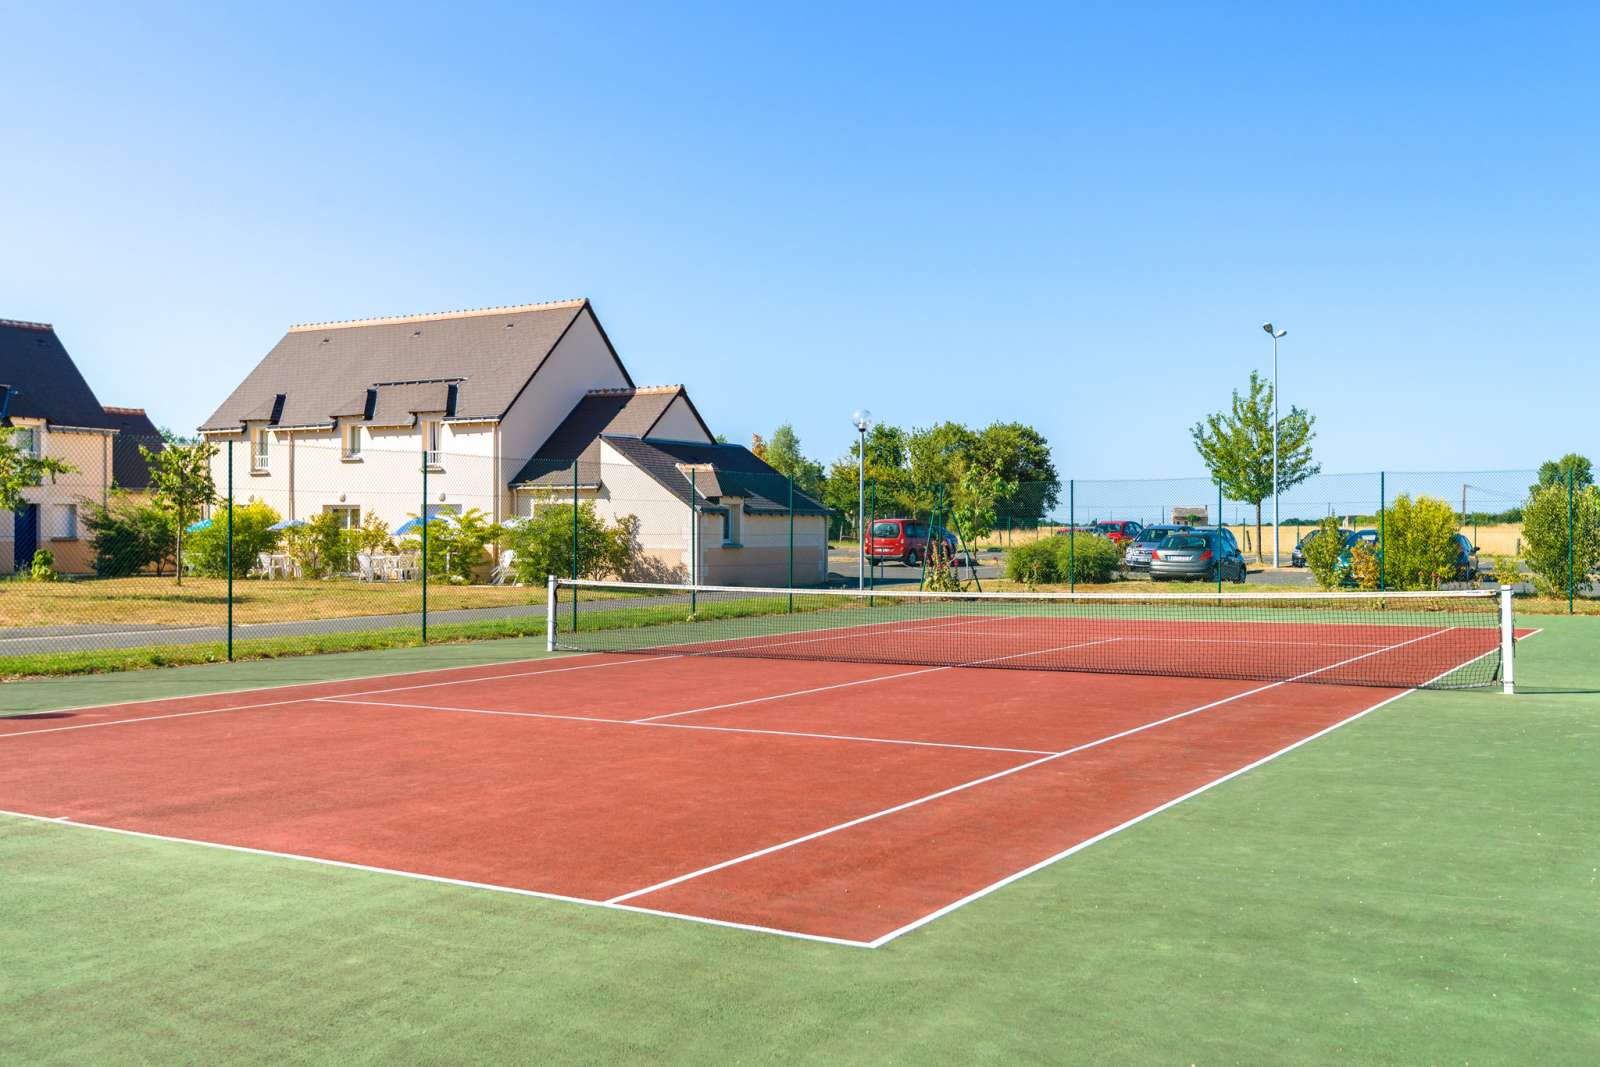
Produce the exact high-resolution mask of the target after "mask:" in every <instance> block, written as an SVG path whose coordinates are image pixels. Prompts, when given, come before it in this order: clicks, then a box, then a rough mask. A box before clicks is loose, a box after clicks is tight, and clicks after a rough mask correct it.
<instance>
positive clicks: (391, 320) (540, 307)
mask: <svg viewBox="0 0 1600 1067" xmlns="http://www.w3.org/2000/svg"><path fill="white" fill-rule="evenodd" d="M588 303H589V301H588V298H586V297H584V298H579V299H576V300H550V301H547V302H545V303H540V304H508V305H505V306H501V307H485V308H464V309H462V310H460V311H428V312H423V313H421V314H418V315H386V316H380V317H378V318H370V319H339V320H336V321H333V322H300V323H295V324H294V325H292V326H290V327H289V332H290V333H304V332H306V331H308V330H345V329H350V328H352V327H356V326H396V325H401V324H404V323H409V322H439V321H441V320H444V319H470V318H479V317H481V316H484V315H516V314H521V313H523V312H527V311H558V310H561V309H563V308H581V307H583V306H585V305H586V304H588Z"/></svg>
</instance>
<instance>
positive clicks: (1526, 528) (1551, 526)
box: [1522, 484, 1600, 596]
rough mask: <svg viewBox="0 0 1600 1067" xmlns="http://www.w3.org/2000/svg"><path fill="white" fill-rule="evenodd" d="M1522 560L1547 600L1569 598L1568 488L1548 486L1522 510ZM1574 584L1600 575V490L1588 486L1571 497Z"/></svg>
mask: <svg viewBox="0 0 1600 1067" xmlns="http://www.w3.org/2000/svg"><path fill="white" fill-rule="evenodd" d="M1522 539H1523V542H1524V543H1525V544H1526V545H1527V550H1526V552H1525V553H1524V554H1523V558H1524V559H1525V560H1526V561H1527V564H1528V569H1529V570H1531V571H1532V572H1533V583H1534V585H1535V586H1536V587H1537V588H1538V590H1539V592H1541V593H1543V594H1544V595H1546V596H1566V594H1567V560H1568V542H1567V487H1566V486H1565V485H1561V484H1557V485H1548V486H1544V487H1543V488H1540V489H1537V490H1535V491H1534V494H1533V496H1532V497H1531V498H1530V499H1529V501H1528V504H1527V507H1526V508H1524V509H1523V520H1522ZM1571 559H1572V582H1573V584H1574V585H1577V584H1581V583H1583V582H1586V581H1588V580H1589V578H1590V576H1591V575H1593V574H1595V572H1596V571H1600V489H1596V488H1595V487H1594V486H1592V485H1591V486H1585V487H1584V488H1582V489H1576V490H1574V491H1573V494H1572V543H1571Z"/></svg>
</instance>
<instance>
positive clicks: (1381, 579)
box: [1378, 471, 1389, 589]
mask: <svg viewBox="0 0 1600 1067" xmlns="http://www.w3.org/2000/svg"><path fill="white" fill-rule="evenodd" d="M1388 507H1389V491H1388V487H1387V486H1386V485H1385V484H1384V472H1383V471H1379V472H1378V588H1379V589H1387V588H1388V587H1389V585H1388V581H1387V577H1388V566H1389V561H1388V559H1387V558H1386V557H1387V555H1388V553H1387V552H1386V551H1385V550H1386V549H1387V548H1388V547H1389V540H1388V534H1387V527H1388V523H1387V522H1386V521H1385V520H1386V519H1387V518H1388V516H1386V515H1385V514H1384V512H1385V511H1387V510H1388Z"/></svg>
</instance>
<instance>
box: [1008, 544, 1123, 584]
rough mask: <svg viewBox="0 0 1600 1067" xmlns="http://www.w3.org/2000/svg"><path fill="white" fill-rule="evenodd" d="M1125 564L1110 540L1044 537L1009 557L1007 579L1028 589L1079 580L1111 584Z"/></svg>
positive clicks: (1013, 551)
mask: <svg viewBox="0 0 1600 1067" xmlns="http://www.w3.org/2000/svg"><path fill="white" fill-rule="evenodd" d="M1121 565H1122V551H1121V549H1119V548H1118V547H1117V546H1116V545H1115V544H1114V543H1113V542H1112V541H1111V540H1110V539H1109V538H1106V537H1100V536H1098V535H1096V534H1087V533H1080V534H1076V535H1074V536H1072V537H1041V538H1040V539H1039V540H1037V541H1030V542H1028V543H1026V544H1021V545H1018V546H1016V547H1015V548H1013V549H1012V550H1011V551H1010V553H1008V554H1007V556H1006V577H1007V578H1010V579H1011V580H1012V581H1014V582H1022V583H1023V584H1025V585H1028V586H1035V585H1059V584H1061V583H1063V582H1070V581H1073V580H1074V579H1076V580H1077V581H1079V582H1083V583H1085V584H1087V585H1094V584H1098V583H1101V582H1109V581H1111V580H1112V579H1113V578H1114V577H1116V573H1117V569H1118V568H1119V567H1120V566H1121Z"/></svg>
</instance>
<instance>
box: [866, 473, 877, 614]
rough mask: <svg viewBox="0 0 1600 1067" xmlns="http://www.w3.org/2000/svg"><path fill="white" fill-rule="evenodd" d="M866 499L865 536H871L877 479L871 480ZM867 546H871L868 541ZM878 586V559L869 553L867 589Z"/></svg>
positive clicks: (875, 520) (875, 504) (875, 510)
mask: <svg viewBox="0 0 1600 1067" xmlns="http://www.w3.org/2000/svg"><path fill="white" fill-rule="evenodd" d="M867 494H868V499H869V500H870V501H871V504H870V508H871V510H870V511H869V512H868V518H867V536H868V537H871V536H872V528H873V527H874V526H876V525H877V522H878V479H876V478H874V479H872V485H871V487H870V488H868V490H867ZM867 544H869V545H870V544H872V542H871V541H868V542H867ZM877 584H878V559H877V557H876V556H874V555H872V554H871V553H868V554H867V587H868V588H869V589H870V588H875V587H876V586H877Z"/></svg>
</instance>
